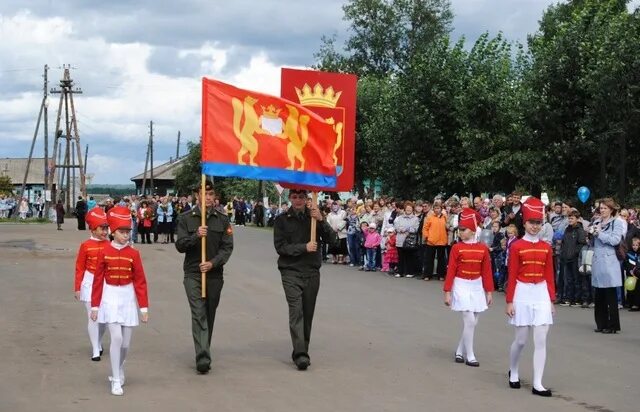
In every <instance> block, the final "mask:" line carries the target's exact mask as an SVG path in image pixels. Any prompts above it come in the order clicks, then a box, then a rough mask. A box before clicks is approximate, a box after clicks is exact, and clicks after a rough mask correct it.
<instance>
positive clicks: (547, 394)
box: [531, 388, 551, 398]
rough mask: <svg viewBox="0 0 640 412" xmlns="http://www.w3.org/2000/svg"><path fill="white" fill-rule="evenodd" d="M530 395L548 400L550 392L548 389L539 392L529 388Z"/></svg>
mask: <svg viewBox="0 0 640 412" xmlns="http://www.w3.org/2000/svg"><path fill="white" fill-rule="evenodd" d="M531 393H532V394H534V395H538V396H544V397H545V398H548V397H550V396H551V391H550V390H549V389H545V390H543V391H539V390H537V389H536V388H531Z"/></svg>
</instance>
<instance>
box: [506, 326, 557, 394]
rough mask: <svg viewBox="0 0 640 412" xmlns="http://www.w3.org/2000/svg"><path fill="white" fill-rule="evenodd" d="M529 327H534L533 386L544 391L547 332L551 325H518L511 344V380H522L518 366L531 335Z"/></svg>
mask: <svg viewBox="0 0 640 412" xmlns="http://www.w3.org/2000/svg"><path fill="white" fill-rule="evenodd" d="M529 328H533V387H534V388H535V389H536V390H538V391H544V390H545V387H544V386H542V375H543V374H544V364H545V362H546V360H547V334H548V333H549V325H541V326H516V336H515V339H514V341H513V343H512V344H511V354H510V355H511V356H510V358H511V359H510V361H511V364H510V367H509V370H510V371H511V377H510V380H511V382H517V381H518V380H520V376H519V374H518V368H519V366H520V355H521V354H522V349H523V348H524V345H525V344H526V343H527V339H528V337H529Z"/></svg>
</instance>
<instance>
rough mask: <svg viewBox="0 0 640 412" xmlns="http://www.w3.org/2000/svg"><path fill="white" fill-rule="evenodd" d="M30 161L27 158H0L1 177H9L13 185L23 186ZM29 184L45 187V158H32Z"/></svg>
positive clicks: (28, 177) (28, 178)
mask: <svg viewBox="0 0 640 412" xmlns="http://www.w3.org/2000/svg"><path fill="white" fill-rule="evenodd" d="M28 161H29V158H27V157H16V158H10V157H4V158H2V157H0V176H9V178H11V183H12V184H14V185H22V181H23V180H24V172H25V170H26V169H27V162H28ZM27 184H28V185H44V157H33V158H31V165H30V166H29V175H28V176H27Z"/></svg>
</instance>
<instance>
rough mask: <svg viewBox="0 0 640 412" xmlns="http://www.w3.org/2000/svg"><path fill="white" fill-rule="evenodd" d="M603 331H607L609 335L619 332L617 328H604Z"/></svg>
mask: <svg viewBox="0 0 640 412" xmlns="http://www.w3.org/2000/svg"><path fill="white" fill-rule="evenodd" d="M602 333H605V334H607V335H609V334H613V335H615V334H616V333H618V331H617V330H615V329H602Z"/></svg>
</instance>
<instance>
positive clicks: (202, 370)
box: [196, 363, 211, 375]
mask: <svg viewBox="0 0 640 412" xmlns="http://www.w3.org/2000/svg"><path fill="white" fill-rule="evenodd" d="M196 370H197V371H198V373H199V374H201V375H206V374H207V373H209V371H210V370H211V365H209V364H208V363H199V364H198V365H196Z"/></svg>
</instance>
